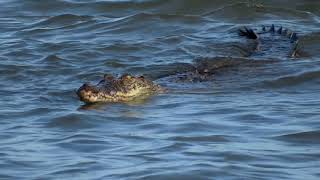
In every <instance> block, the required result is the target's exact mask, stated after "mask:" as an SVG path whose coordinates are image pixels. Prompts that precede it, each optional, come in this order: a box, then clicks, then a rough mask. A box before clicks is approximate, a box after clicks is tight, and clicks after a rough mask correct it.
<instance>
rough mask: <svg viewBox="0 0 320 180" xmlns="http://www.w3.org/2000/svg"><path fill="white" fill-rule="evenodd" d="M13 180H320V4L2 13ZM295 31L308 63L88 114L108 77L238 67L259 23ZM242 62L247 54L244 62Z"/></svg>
mask: <svg viewBox="0 0 320 180" xmlns="http://www.w3.org/2000/svg"><path fill="white" fill-rule="evenodd" d="M0 7H1V8H0V27H1V28H0V40H1V43H0V83H1V87H0V96H1V98H0V157H1V158H0V169H1V170H0V179H319V178H320V173H319V170H320V161H319V156H320V151H319V148H320V100H319V92H320V90H319V89H320V55H319V52H320V51H319V50H320V45H319V42H320V17H319V15H320V10H319V9H320V3H319V2H318V1H311V0H293V1H290V3H288V1H284V0H283V1H268V2H262V1H260V2H256V1H250V2H243V3H239V2H238V1H222V0H202V1H198V0H139V1H138V0H128V1H112V0H110V1H102V0H100V1H99V0H96V1H94V0H91V1H90V0H81V1H76V0H46V1H45V0H43V1H42V0H41V1H38V0H23V1H21V0H20V1H19V0H3V1H0ZM263 24H266V25H270V24H276V25H278V26H280V25H282V26H284V27H287V28H289V29H292V30H294V31H295V32H297V33H298V35H299V37H300V42H301V43H302V46H303V47H302V48H303V49H304V51H306V53H307V54H308V55H306V56H303V57H301V58H299V59H284V58H281V57H279V55H277V54H270V55H268V56H269V57H270V58H272V59H277V60H279V61H276V62H272V63H265V64H263V63H262V64H260V65H257V66H246V67H242V68H239V69H236V70H230V71H226V72H225V73H222V74H220V75H219V76H218V75H217V77H216V78H215V79H214V80H212V81H209V82H202V83H201V82H200V83H175V82H166V81H165V79H162V80H159V83H161V84H162V85H164V86H167V87H168V88H169V89H170V90H171V91H168V93H164V94H159V95H155V96H152V97H150V98H148V99H146V100H141V101H135V102H129V103H125V104H124V103H115V104H103V105H93V106H86V105H84V104H83V103H82V102H81V101H79V99H78V98H77V96H76V94H75V89H77V88H78V87H80V86H81V85H82V84H83V83H84V82H87V81H90V82H98V81H99V79H100V78H101V77H102V76H103V74H105V73H112V74H115V75H117V74H122V73H125V72H131V73H133V74H142V73H147V74H153V73H155V72H157V70H158V69H157V68H156V67H158V65H164V64H170V63H175V62H184V63H189V62H191V61H192V60H194V59H196V58H199V57H200V58H201V57H209V58H210V57H215V56H229V55H230V54H231V55H235V54H234V53H235V52H234V51H231V50H230V49H228V48H224V46H221V45H224V44H232V43H236V42H237V41H239V40H240V39H241V37H238V35H237V33H236V29H237V28H239V27H241V26H244V25H247V26H250V27H259V26H261V25H263ZM240 54H241V53H240Z"/></svg>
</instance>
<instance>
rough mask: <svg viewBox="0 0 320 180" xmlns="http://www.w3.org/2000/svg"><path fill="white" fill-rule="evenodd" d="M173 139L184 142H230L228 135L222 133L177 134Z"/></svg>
mask: <svg viewBox="0 0 320 180" xmlns="http://www.w3.org/2000/svg"><path fill="white" fill-rule="evenodd" d="M170 140H173V141H183V142H229V140H228V139H227V138H226V136H222V135H211V136H190V137H187V136H177V137H173V138H170Z"/></svg>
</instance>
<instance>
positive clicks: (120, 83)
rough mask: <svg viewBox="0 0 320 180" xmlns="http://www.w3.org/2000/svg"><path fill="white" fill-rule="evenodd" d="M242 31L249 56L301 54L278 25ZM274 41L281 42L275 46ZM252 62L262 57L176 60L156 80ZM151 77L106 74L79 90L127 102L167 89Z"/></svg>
mask: <svg viewBox="0 0 320 180" xmlns="http://www.w3.org/2000/svg"><path fill="white" fill-rule="evenodd" d="M238 32H239V35H240V36H244V37H246V39H248V40H249V41H250V42H249V43H248V44H247V45H246V46H244V47H241V49H242V50H243V51H246V52H248V53H247V54H248V55H247V56H249V57H257V58H261V57H265V54H267V53H275V52H276V53H277V57H283V58H284V57H288V58H295V57H298V56H299V49H298V42H299V41H298V36H297V34H296V33H294V32H291V31H289V30H287V29H283V28H282V27H280V28H278V29H276V28H275V26H274V25H272V26H271V27H269V28H267V27H265V26H263V27H262V29H261V31H255V30H253V29H251V28H248V27H243V28H240V29H239V31H238ZM276 41H281V43H276ZM288 41H289V43H288ZM273 44H278V45H277V46H273ZM252 62H255V63H256V62H259V61H253V60H252V59H247V58H246V57H215V58H204V59H196V60H195V61H194V63H173V64H169V65H167V66H165V68H164V69H165V70H164V72H165V73H164V74H163V75H158V76H156V77H153V80H156V79H160V78H164V77H173V78H174V79H176V80H177V81H188V82H202V81H208V80H211V79H214V77H215V75H216V74H217V73H219V71H223V70H224V69H226V68H230V67H237V66H240V65H243V64H248V63H252ZM168 69H171V71H170V70H168ZM160 74H161V73H160ZM151 79H152V78H146V77H144V76H134V75H131V74H124V75H122V76H120V77H115V76H113V75H110V74H106V75H104V78H103V79H102V80H101V81H100V82H99V83H98V84H97V85H91V84H89V83H85V84H83V85H82V86H81V87H80V88H79V89H78V90H77V92H76V93H77V95H78V96H79V98H80V100H81V101H83V102H85V103H97V102H127V101H132V100H134V99H136V98H141V97H148V96H150V95H152V94H156V93H163V92H166V91H167V89H166V88H164V87H162V86H160V85H158V84H157V83H156V82H155V81H153V80H151Z"/></svg>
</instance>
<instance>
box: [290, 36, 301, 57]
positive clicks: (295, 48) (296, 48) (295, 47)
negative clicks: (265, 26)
mask: <svg viewBox="0 0 320 180" xmlns="http://www.w3.org/2000/svg"><path fill="white" fill-rule="evenodd" d="M298 42H299V41H298V40H296V41H295V42H294V45H293V48H292V50H291V51H290V54H289V57H292V58H295V57H299V56H300V52H299V51H300V50H299V43H298Z"/></svg>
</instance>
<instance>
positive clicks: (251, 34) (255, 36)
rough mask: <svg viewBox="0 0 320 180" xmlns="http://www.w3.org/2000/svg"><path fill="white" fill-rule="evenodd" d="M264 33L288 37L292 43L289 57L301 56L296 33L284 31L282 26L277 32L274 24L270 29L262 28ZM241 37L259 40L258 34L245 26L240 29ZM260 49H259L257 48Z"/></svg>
mask: <svg viewBox="0 0 320 180" xmlns="http://www.w3.org/2000/svg"><path fill="white" fill-rule="evenodd" d="M262 33H277V34H279V35H282V36H286V37H288V38H289V39H290V43H292V44H293V45H292V49H291V51H290V53H289V57H298V56H299V52H298V51H299V48H298V45H299V39H298V35H297V33H295V32H292V31H290V30H288V29H283V28H282V26H281V27H280V28H279V29H277V30H276V28H275V26H274V25H273V24H272V25H271V27H270V28H269V29H267V28H266V27H265V26H262ZM239 35H240V36H245V37H246V38H248V39H254V40H256V39H259V35H258V33H256V32H254V30H253V29H250V28H247V27H246V26H244V27H243V28H241V29H239ZM257 49H258V48H257Z"/></svg>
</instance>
